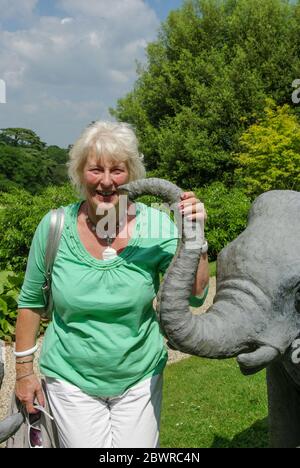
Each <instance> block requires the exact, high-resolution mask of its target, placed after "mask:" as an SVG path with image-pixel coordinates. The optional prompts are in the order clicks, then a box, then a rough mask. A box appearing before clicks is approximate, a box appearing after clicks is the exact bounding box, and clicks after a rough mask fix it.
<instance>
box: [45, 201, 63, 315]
mask: <svg viewBox="0 0 300 468" xmlns="http://www.w3.org/2000/svg"><path fill="white" fill-rule="evenodd" d="M64 221H65V213H64V209H63V208H58V209H57V210H51V217H50V227H49V235H48V241H47V246H46V252H45V277H46V282H45V284H44V285H43V293H44V298H45V302H46V314H47V316H49V315H51V312H52V295H51V275H52V269H53V264H54V260H55V257H56V254H57V250H58V246H59V242H60V238H61V234H62V231H63V227H64Z"/></svg>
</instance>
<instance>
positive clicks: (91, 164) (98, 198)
mask: <svg viewBox="0 0 300 468" xmlns="http://www.w3.org/2000/svg"><path fill="white" fill-rule="evenodd" d="M82 181H83V185H84V187H85V193H86V200H87V202H88V203H89V205H90V206H91V208H93V209H94V211H95V213H98V214H101V213H100V212H101V211H104V212H106V211H108V210H110V209H111V208H112V207H115V208H116V207H117V206H118V204H119V193H118V187H119V185H122V184H126V183H127V182H128V181H129V172H128V168H127V165H126V163H125V162H116V161H113V160H111V159H110V158H108V157H102V158H101V159H100V160H98V159H97V158H96V156H94V155H92V154H91V155H90V156H89V157H88V159H87V162H86V164H85V166H84V169H83V178H82Z"/></svg>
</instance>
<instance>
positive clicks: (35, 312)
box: [16, 309, 41, 351]
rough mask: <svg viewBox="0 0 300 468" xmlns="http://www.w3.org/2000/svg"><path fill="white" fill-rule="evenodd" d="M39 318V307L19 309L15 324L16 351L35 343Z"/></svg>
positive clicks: (23, 349)
mask: <svg viewBox="0 0 300 468" xmlns="http://www.w3.org/2000/svg"><path fill="white" fill-rule="evenodd" d="M40 320H41V310H40V309H19V311H18V318H17V324H16V351H26V350H27V349H30V348H32V347H33V346H34V345H35V341H36V337H37V334H38V330H39V326H40Z"/></svg>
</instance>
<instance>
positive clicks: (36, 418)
mask: <svg viewBox="0 0 300 468" xmlns="http://www.w3.org/2000/svg"><path fill="white" fill-rule="evenodd" d="M33 407H34V408H35V409H37V410H38V411H39V412H38V413H35V414H27V417H26V422H27V427H28V445H29V448H43V439H42V430H41V414H42V413H44V414H45V415H46V416H48V417H49V418H50V419H52V420H53V417H52V416H51V415H50V414H49V413H48V412H47V411H46V410H45V408H43V406H41V405H37V404H34V405H33Z"/></svg>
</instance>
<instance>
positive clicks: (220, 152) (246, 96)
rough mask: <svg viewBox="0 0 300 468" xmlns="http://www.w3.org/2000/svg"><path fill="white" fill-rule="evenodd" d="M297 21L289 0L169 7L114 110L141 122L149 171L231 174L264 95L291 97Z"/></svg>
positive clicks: (213, 0) (195, 0)
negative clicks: (130, 85)
mask: <svg viewBox="0 0 300 468" xmlns="http://www.w3.org/2000/svg"><path fill="white" fill-rule="evenodd" d="M299 28H300V7H299V6H298V5H292V4H290V3H289V2H288V1H285V0H264V1H263V2H262V1H261V0H223V1H221V0H190V1H186V2H185V3H184V5H183V7H182V8H181V9H180V10H177V11H174V12H171V14H170V15H169V17H168V19H167V20H166V21H165V22H164V23H163V24H162V27H161V30H160V34H159V37H158V39H157V40H156V42H153V43H151V44H150V45H149V46H148V48H147V64H146V65H145V66H144V67H142V66H139V68H138V80H137V81H136V83H135V86H134V89H133V90H132V91H131V92H130V93H129V94H128V95H127V96H125V97H124V98H122V99H120V100H119V101H118V105H117V107H116V109H112V110H111V113H112V114H113V115H114V116H115V117H116V118H117V119H119V120H123V121H128V122H130V123H132V124H133V125H134V126H135V127H136V129H137V133H138V136H139V139H140V142H141V151H142V152H143V153H144V154H145V161H146V164H147V168H148V170H150V172H151V174H152V175H157V176H162V177H166V178H168V179H170V180H172V181H174V182H177V183H180V185H181V186H183V187H185V188H187V187H191V186H198V187H201V186H204V185H206V184H208V183H211V182H213V181H215V180H225V181H227V182H232V174H233V172H234V168H235V160H234V159H233V158H232V152H233V151H235V150H236V148H237V144H238V141H239V137H240V135H241V134H242V133H243V131H244V130H245V129H246V128H248V126H249V125H251V124H252V123H253V122H254V120H255V118H256V117H259V116H261V115H262V114H263V109H264V105H265V99H266V97H272V98H273V99H274V100H275V101H276V102H277V103H278V104H280V105H283V104H284V103H287V102H290V101H291V93H292V91H293V89H292V82H293V80H294V79H295V78H297V77H298V76H300V60H299V53H298V52H299V46H300V34H299V32H300V31H299Z"/></svg>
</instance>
